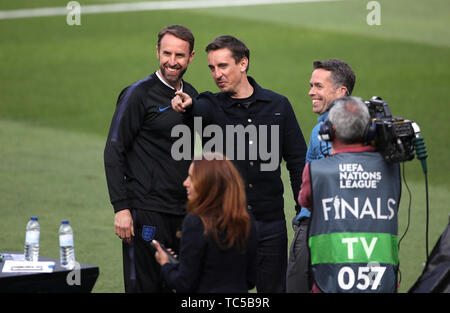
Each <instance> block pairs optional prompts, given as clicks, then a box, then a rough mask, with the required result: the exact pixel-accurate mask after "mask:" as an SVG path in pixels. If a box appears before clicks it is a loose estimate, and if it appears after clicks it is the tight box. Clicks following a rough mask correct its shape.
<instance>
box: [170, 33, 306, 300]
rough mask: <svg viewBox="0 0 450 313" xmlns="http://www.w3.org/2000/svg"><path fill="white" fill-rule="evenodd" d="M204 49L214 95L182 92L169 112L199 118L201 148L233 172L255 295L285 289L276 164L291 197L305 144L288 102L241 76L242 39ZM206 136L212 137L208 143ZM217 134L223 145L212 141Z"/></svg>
mask: <svg viewBox="0 0 450 313" xmlns="http://www.w3.org/2000/svg"><path fill="white" fill-rule="evenodd" d="M206 52H207V53H208V66H209V68H210V70H211V74H212V77H213V79H214V81H215V83H216V85H217V86H218V87H219V89H220V90H221V92H219V93H215V94H213V93H211V92H205V93H202V94H201V95H200V96H199V97H198V98H197V99H194V100H193V101H192V99H191V98H190V97H189V96H188V95H186V93H177V95H178V97H176V98H175V99H174V101H172V107H173V109H174V110H176V111H178V112H184V111H186V115H190V114H193V115H194V116H200V117H201V118H202V126H203V128H204V131H202V134H201V135H202V139H203V146H204V150H207V149H211V150H215V151H218V152H222V153H223V154H225V155H226V156H227V158H228V159H230V160H233V162H234V164H235V165H236V167H237V168H238V170H239V172H240V174H241V176H242V178H243V180H244V184H245V186H246V193H247V202H248V209H249V210H252V212H253V215H254V216H255V219H256V225H257V229H258V232H259V241H258V268H257V278H256V288H257V291H258V292H284V291H285V285H286V267H287V229H286V220H285V215H284V198H283V192H284V187H283V182H282V180H281V169H280V163H281V160H282V159H284V160H285V161H286V167H287V169H288V171H289V175H290V180H291V186H292V192H293V195H294V199H296V198H297V195H298V192H299V190H300V185H301V172H302V170H303V167H304V163H305V153H306V143H305V140H304V137H303V134H302V132H301V129H300V126H299V124H298V122H297V119H296V117H295V113H294V110H293V109H292V106H291V104H290V102H289V100H288V99H287V98H286V97H284V96H282V95H280V94H277V93H275V92H273V91H271V90H267V89H264V88H262V87H261V86H259V85H258V84H257V83H256V81H255V80H254V79H253V78H251V77H249V76H247V71H248V66H249V60H250V52H249V50H248V48H247V47H246V45H245V44H244V43H243V42H241V41H240V40H238V39H237V38H235V37H232V36H219V37H217V38H216V39H215V40H214V41H213V42H211V43H210V44H209V45H208V46H207V47H206ZM189 113H190V114H189ZM208 128H209V129H208ZM210 133H215V136H213V138H211V139H210V140H208V138H207V136H208V134H210ZM217 133H220V135H221V136H222V139H223V140H217ZM211 142H212V143H211ZM297 209H300V208H299V207H297Z"/></svg>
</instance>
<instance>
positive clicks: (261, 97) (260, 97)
mask: <svg viewBox="0 0 450 313" xmlns="http://www.w3.org/2000/svg"><path fill="white" fill-rule="evenodd" d="M247 79H248V82H249V83H250V85H252V87H253V89H254V90H253V94H254V95H255V102H256V101H264V102H270V101H272V98H271V97H270V96H269V94H268V92H267V91H266V90H265V89H263V88H262V87H261V86H260V85H258V84H257V83H256V81H255V80H254V79H253V77H251V76H247ZM222 96H223V97H225V98H226V99H227V101H225V103H226V106H227V107H231V106H232V105H233V103H234V102H233V101H231V100H232V99H233V98H231V97H229V96H228V95H227V94H225V93H222Z"/></svg>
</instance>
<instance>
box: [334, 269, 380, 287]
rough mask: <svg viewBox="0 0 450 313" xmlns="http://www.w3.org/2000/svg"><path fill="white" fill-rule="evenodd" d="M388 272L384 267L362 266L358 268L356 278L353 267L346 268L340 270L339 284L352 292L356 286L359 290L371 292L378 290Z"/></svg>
mask: <svg viewBox="0 0 450 313" xmlns="http://www.w3.org/2000/svg"><path fill="white" fill-rule="evenodd" d="M385 271H386V267H384V266H371V267H368V266H361V267H358V273H357V275H358V276H357V277H355V276H356V275H355V274H356V273H355V272H354V271H353V269H352V268H351V267H348V266H344V267H342V268H341V269H340V271H339V273H338V284H339V287H341V288H342V289H343V290H350V289H352V288H353V287H354V286H355V283H356V282H357V284H356V288H358V289H359V290H367V288H369V286H370V289H371V290H376V289H377V288H378V286H379V285H380V282H381V278H382V277H383V275H384V272H385Z"/></svg>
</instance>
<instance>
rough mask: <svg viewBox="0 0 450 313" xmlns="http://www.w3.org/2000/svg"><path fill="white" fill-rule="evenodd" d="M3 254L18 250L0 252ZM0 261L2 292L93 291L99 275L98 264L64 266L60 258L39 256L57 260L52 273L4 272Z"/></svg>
mask: <svg viewBox="0 0 450 313" xmlns="http://www.w3.org/2000/svg"><path fill="white" fill-rule="evenodd" d="M0 254H2V255H8V254H19V253H18V252H0ZM6 260H8V259H5V260H3V262H0V293H2V292H20V293H21V292H58V293H61V292H62V293H67V292H91V290H92V288H93V287H94V284H95V282H96V280H97V277H98V275H99V268H98V266H92V265H86V264H80V266H79V269H77V268H74V269H73V270H67V269H65V268H62V267H61V265H60V262H59V260H57V259H51V258H46V257H41V256H39V261H51V262H55V267H54V269H53V272H52V273H25V272H23V273H3V266H4V264H5V261H6Z"/></svg>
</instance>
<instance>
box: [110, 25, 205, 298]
mask: <svg viewBox="0 0 450 313" xmlns="http://www.w3.org/2000/svg"><path fill="white" fill-rule="evenodd" d="M156 49H157V57H158V59H159V63H160V68H159V70H158V71H156V72H155V73H153V74H151V75H150V76H148V77H146V78H144V79H142V80H140V81H138V82H136V83H134V84H132V85H130V86H128V87H126V88H125V89H123V90H122V92H121V93H120V95H119V98H118V100H117V106H116V111H115V113H114V116H113V118H112V122H111V127H110V130H109V135H108V140H107V142H106V147H105V151H104V160H105V171H106V178H107V183H108V189H109V195H110V199H111V203H112V205H113V207H114V212H115V219H114V226H115V233H116V235H117V236H118V237H119V238H121V239H122V241H123V262H124V263H123V265H124V268H123V271H124V282H125V291H126V292H162V291H166V289H165V287H164V286H163V282H162V281H161V279H160V266H159V264H158V263H157V262H156V260H155V258H154V250H153V248H151V246H150V243H151V241H152V240H153V239H156V240H158V241H159V242H162V243H164V244H165V245H166V246H168V247H171V248H172V249H174V250H175V251H177V249H178V246H179V232H180V229H181V225H182V221H183V218H184V216H185V214H186V208H185V206H186V192H185V190H184V188H183V186H182V183H183V181H184V179H185V178H186V176H187V173H188V168H189V165H190V161H189V160H180V161H177V160H174V159H173V158H172V156H171V147H172V144H173V142H174V141H175V140H176V138H173V137H172V136H171V130H172V128H173V127H174V126H175V125H180V124H185V125H187V126H188V127H190V128H191V129H192V128H193V121H192V118H189V117H187V116H185V115H183V114H180V113H178V112H175V111H173V110H172V108H171V99H172V98H173V97H174V96H175V92H176V91H177V90H178V91H183V92H185V93H187V94H189V95H191V96H196V95H197V92H196V90H195V89H194V88H193V87H192V86H191V85H190V84H188V83H186V82H184V81H183V80H182V77H183V74H184V73H185V71H186V69H187V67H188V65H189V63H190V62H191V61H192V59H193V57H194V50H193V49H194V36H193V35H192V33H191V31H190V30H189V29H187V28H186V27H184V26H180V25H172V26H168V27H165V28H163V29H162V30H161V31H160V32H159V34H158V44H157V46H156Z"/></svg>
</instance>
